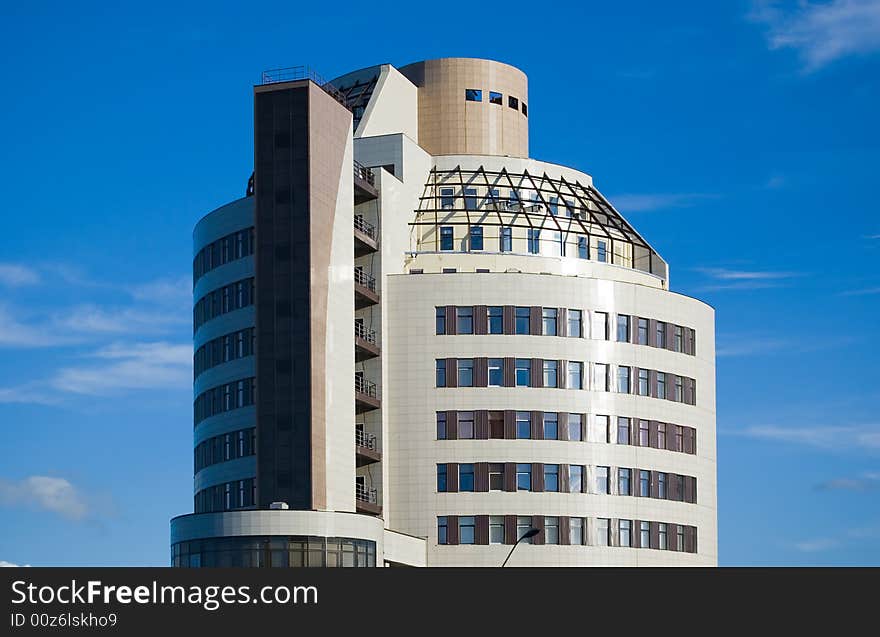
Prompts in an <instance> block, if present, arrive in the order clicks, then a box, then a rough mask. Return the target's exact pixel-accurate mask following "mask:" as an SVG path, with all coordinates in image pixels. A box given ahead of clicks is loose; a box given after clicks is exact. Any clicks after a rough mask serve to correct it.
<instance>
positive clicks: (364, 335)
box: [354, 321, 376, 345]
mask: <svg viewBox="0 0 880 637" xmlns="http://www.w3.org/2000/svg"><path fill="white" fill-rule="evenodd" d="M354 335H355V336H356V337H357V338H359V339H362V340H365V341H366V342H368V343H372V344H373V345H375V344H376V330H368V329H367V328H366V327H364V324H363V323H359V322H357V321H355V322H354Z"/></svg>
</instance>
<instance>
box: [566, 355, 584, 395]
mask: <svg viewBox="0 0 880 637" xmlns="http://www.w3.org/2000/svg"><path fill="white" fill-rule="evenodd" d="M583 375H584V364H583V363H581V362H580V361H568V384H567V385H566V386H567V387H568V388H569V389H583V387H584V385H583Z"/></svg>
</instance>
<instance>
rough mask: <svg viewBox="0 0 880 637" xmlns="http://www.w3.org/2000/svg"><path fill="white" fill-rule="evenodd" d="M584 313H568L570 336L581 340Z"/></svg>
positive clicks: (574, 311) (576, 311) (578, 311)
mask: <svg viewBox="0 0 880 637" xmlns="http://www.w3.org/2000/svg"><path fill="white" fill-rule="evenodd" d="M582 316H583V313H582V312H581V311H580V310H569V311H568V335H569V336H573V337H575V338H580V337H581V336H582V334H583V319H582Z"/></svg>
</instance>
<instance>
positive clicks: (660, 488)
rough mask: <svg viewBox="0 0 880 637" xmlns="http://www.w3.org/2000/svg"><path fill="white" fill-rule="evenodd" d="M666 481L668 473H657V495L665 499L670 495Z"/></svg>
mask: <svg viewBox="0 0 880 637" xmlns="http://www.w3.org/2000/svg"><path fill="white" fill-rule="evenodd" d="M666 481H667V474H665V473H658V474H657V497H658V498H660V499H661V500H665V499H666V497H667V495H668V492H667V490H666Z"/></svg>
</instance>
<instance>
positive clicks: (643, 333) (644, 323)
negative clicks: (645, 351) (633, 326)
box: [638, 318, 648, 345]
mask: <svg viewBox="0 0 880 637" xmlns="http://www.w3.org/2000/svg"><path fill="white" fill-rule="evenodd" d="M638 329H639V345H647V344H648V319H643V318H640V319H639V328H638Z"/></svg>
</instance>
